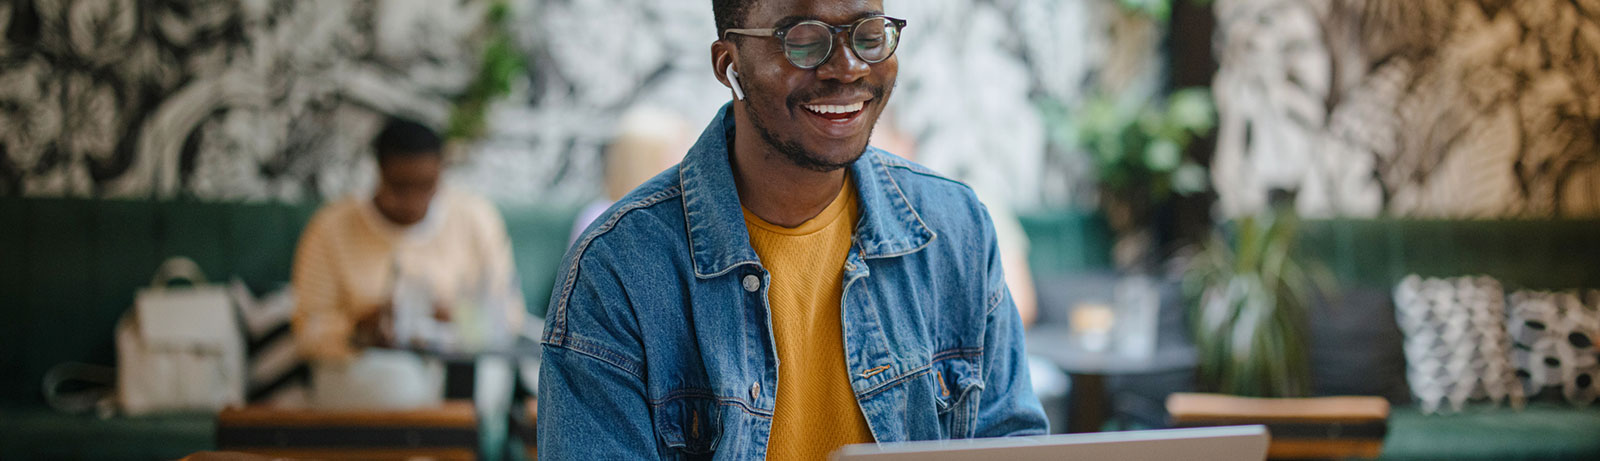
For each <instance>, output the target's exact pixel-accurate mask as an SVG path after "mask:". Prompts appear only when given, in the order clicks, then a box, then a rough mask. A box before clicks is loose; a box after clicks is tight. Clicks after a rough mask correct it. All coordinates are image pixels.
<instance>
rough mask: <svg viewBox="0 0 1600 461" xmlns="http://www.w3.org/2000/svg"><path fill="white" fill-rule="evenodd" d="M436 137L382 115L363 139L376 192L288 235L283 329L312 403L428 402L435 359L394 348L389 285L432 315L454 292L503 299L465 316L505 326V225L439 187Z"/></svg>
mask: <svg viewBox="0 0 1600 461" xmlns="http://www.w3.org/2000/svg"><path fill="white" fill-rule="evenodd" d="M441 144H442V142H441V140H440V139H439V136H438V135H437V134H435V133H434V132H433V131H432V130H430V129H428V128H427V127H425V126H422V125H421V124H418V123H416V122H412V121H407V120H391V121H390V122H389V123H388V124H387V125H386V126H385V127H384V129H383V131H382V132H381V133H379V134H378V136H377V137H376V138H375V139H374V140H373V142H372V147H373V150H374V152H375V153H376V154H377V160H378V187H377V190H376V191H375V192H374V193H373V194H372V195H370V196H365V197H352V198H349V199H346V200H341V201H338V202H334V203H332V204H329V205H328V206H326V207H324V208H323V209H321V210H318V211H317V214H316V216H313V217H312V218H311V222H310V223H309V224H308V225H307V226H306V230H305V232H304V233H303V234H302V235H301V237H300V247H299V248H298V249H297V250H296V252H295V260H294V273H293V276H292V284H293V289H294V294H295V300H296V301H295V304H296V305H295V315H294V335H295V342H296V344H297V346H298V349H299V350H300V353H301V355H302V356H303V357H305V358H306V359H307V360H308V361H309V362H310V363H311V369H312V377H311V378H312V379H311V381H312V393H311V394H312V395H311V400H312V404H313V405H314V406H318V407H332V408H405V407H416V406H424V405H430V404H436V403H438V402H439V401H440V399H441V398H442V396H443V383H444V381H443V380H444V372H443V367H442V365H441V364H439V363H438V362H436V361H431V360H426V359H424V358H422V357H419V356H417V355H416V354H412V353H409V352H405V351H404V349H406V348H409V347H413V346H414V345H411V344H396V339H397V337H396V331H395V330H394V326H395V320H394V319H395V306H396V302H397V299H396V298H395V295H396V292H397V290H404V291H405V292H406V293H410V294H412V295H413V296H420V297H425V298H429V299H422V300H419V301H420V302H421V303H422V304H424V305H429V304H431V308H432V310H433V312H431V314H433V316H435V317H436V318H437V320H439V321H443V322H448V321H449V320H450V319H451V317H453V316H454V314H457V312H455V307H456V302H457V301H460V300H463V299H466V300H469V301H470V300H476V301H483V300H485V299H488V298H486V296H497V299H499V300H502V301H503V302H504V303H505V304H509V305H502V306H499V307H501V308H502V309H498V310H499V311H500V312H495V313H476V314H480V315H484V314H488V315H503V316H505V318H504V319H497V320H498V321H495V320H490V321H483V322H481V323H484V324H493V325H495V326H499V327H504V328H508V329H509V330H507V331H517V330H516V328H517V327H516V325H517V324H518V323H519V322H520V321H521V315H522V312H523V311H524V309H523V308H522V294H521V291H520V288H518V287H517V286H515V284H514V283H513V282H512V277H511V274H512V273H513V272H514V268H513V267H512V261H511V244H510V240H509V239H508V238H507V237H506V229H505V223H504V222H503V220H502V219H501V218H500V213H499V212H498V211H496V210H495V208H494V206H493V205H490V204H489V202H487V201H485V200H483V199H481V198H478V197H475V196H472V195H468V194H466V193H464V192H459V191H453V190H450V189H448V188H443V189H442V190H441V187H440V185H439V182H440V181H439V176H440V174H441V172H442V171H443V158H442V156H441V153H440V149H441ZM430 301H431V302H430ZM474 304H477V305H487V302H475V303H474ZM425 314H426V313H425ZM425 314H424V315H425Z"/></svg>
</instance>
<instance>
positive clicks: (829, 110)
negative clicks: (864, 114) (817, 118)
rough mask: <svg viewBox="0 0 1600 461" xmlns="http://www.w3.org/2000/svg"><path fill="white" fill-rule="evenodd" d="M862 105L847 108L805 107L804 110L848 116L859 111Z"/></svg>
mask: <svg viewBox="0 0 1600 461" xmlns="http://www.w3.org/2000/svg"><path fill="white" fill-rule="evenodd" d="M863 105H865V104H864V103H859V102H858V103H855V104H851V105H848V106H825V105H807V106H805V107H806V110H810V111H812V112H816V113H819V114H848V113H852V112H856V111H859V110H861V107H862V106H863Z"/></svg>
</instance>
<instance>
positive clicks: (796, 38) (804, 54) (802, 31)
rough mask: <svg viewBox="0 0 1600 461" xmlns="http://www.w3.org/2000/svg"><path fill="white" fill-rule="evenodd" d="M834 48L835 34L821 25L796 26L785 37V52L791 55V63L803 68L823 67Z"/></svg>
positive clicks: (806, 24) (805, 24) (804, 24)
mask: <svg viewBox="0 0 1600 461" xmlns="http://www.w3.org/2000/svg"><path fill="white" fill-rule="evenodd" d="M832 47H833V34H832V33H831V32H830V31H829V30H828V28H827V27H824V26H822V25H820V24H812V23H803V24H799V25H796V26H794V27H791V28H789V32H788V33H787V34H786V35H784V37H783V51H784V52H785V53H787V54H788V55H789V62H791V63H794V65H796V66H799V67H803V68H812V67H816V66H819V65H821V64H822V60H824V59H827V58H828V51H829V49H830V48H832Z"/></svg>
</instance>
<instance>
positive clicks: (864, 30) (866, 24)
mask: <svg viewBox="0 0 1600 461" xmlns="http://www.w3.org/2000/svg"><path fill="white" fill-rule="evenodd" d="M899 44H900V29H898V28H896V27H895V26H894V22H891V21H889V18H871V19H868V20H866V21H863V22H861V24H860V25H857V26H856V32H855V35H853V36H851V37H850V46H851V47H852V48H855V50H856V56H857V57H860V58H861V60H862V61H866V62H872V63H876V62H882V61H883V60H885V59H889V56H890V55H893V54H894V49H895V47H896V46H899Z"/></svg>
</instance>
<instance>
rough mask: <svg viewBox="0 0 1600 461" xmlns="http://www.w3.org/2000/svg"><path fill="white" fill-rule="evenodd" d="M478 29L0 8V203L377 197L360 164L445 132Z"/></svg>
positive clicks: (222, 13)
mask: <svg viewBox="0 0 1600 461" xmlns="http://www.w3.org/2000/svg"><path fill="white" fill-rule="evenodd" d="M482 17H483V14H482V9H481V7H474V5H472V4H469V3H461V4H457V3H454V2H436V1H431V0H384V1H339V2H324V1H310V0H238V1H212V0H192V1H182V0H172V1H149V0H14V1H10V2H6V3H4V4H0V27H3V28H5V29H4V32H5V34H4V37H5V40H4V41H3V42H0V154H3V155H0V191H3V192H4V193H5V194H7V195H27V196H75V197H156V198H171V197H185V196H187V197H199V198H204V199H217V200H283V201H296V200H302V199H316V198H320V197H326V196H330V195H338V194H340V193H342V192H343V191H344V190H345V189H348V188H351V187H361V185H362V184H363V183H366V184H370V181H371V179H370V176H371V172H370V168H362V167H360V165H357V164H360V163H363V162H367V161H368V160H367V156H365V155H360V154H361V153H363V152H364V151H365V142H364V140H365V139H366V138H368V137H369V136H370V135H371V134H372V133H373V132H374V131H375V129H376V127H377V124H378V123H379V120H381V117H380V114H383V113H398V114H406V115H409V116H412V117H415V118H419V119H422V120H427V121H430V122H435V123H440V122H443V121H444V119H445V118H446V117H447V115H448V113H449V109H450V106H449V99H448V96H449V95H450V94H452V93H455V92H458V91H460V89H461V88H462V87H463V86H464V85H465V84H466V82H467V81H468V79H469V78H471V76H472V75H473V74H472V69H473V61H472V58H473V57H474V56H476V55H477V53H475V52H474V51H473V47H472V40H471V36H472V33H473V31H474V30H475V29H476V28H477V26H478V25H479V23H481V21H482ZM363 175H364V176H365V177H363Z"/></svg>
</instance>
